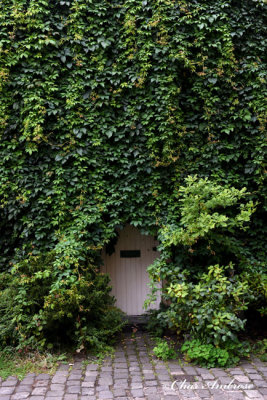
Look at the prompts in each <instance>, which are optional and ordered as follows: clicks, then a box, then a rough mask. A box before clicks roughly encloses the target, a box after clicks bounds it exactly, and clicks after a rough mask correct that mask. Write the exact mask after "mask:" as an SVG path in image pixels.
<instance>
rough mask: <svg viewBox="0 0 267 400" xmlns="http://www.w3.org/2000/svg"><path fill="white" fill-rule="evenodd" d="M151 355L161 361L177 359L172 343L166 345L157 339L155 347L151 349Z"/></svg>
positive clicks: (162, 340)
mask: <svg viewBox="0 0 267 400" xmlns="http://www.w3.org/2000/svg"><path fill="white" fill-rule="evenodd" d="M153 353H154V354H155V356H156V357H158V358H160V359H161V360H163V361H166V360H171V359H174V358H177V353H176V351H175V350H174V345H173V343H168V342H167V341H166V340H164V339H159V338H158V339H157V345H156V346H155V347H154V348H153Z"/></svg>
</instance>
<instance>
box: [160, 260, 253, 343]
mask: <svg viewBox="0 0 267 400" xmlns="http://www.w3.org/2000/svg"><path fill="white" fill-rule="evenodd" d="M232 269H233V266H232V265H230V266H227V267H221V266H219V265H215V266H209V267H208V272H207V273H202V274H201V273H200V274H199V275H198V276H197V281H196V282H192V281H191V279H190V274H189V272H188V271H183V273H181V274H180V276H178V277H177V278H178V279H179V280H178V279H177V280H178V282H177V283H175V282H172V283H170V284H169V286H168V288H167V289H166V290H167V293H168V295H169V298H170V299H171V301H172V302H171V305H170V307H169V309H168V310H167V311H166V313H167V315H168V316H169V321H170V325H171V326H175V327H176V329H177V330H179V331H184V332H187V331H189V332H190V334H192V335H193V336H194V337H198V338H201V339H202V340H206V341H207V342H211V343H214V344H216V345H219V344H221V343H223V342H226V341H227V340H229V339H232V340H236V333H237V332H239V331H240V330H242V329H243V328H244V324H245V321H244V320H242V318H241V315H242V312H243V311H244V310H246V309H247V307H248V304H249V302H250V301H251V299H253V298H254V297H253V295H252V293H250V291H249V286H248V283H247V282H244V281H240V280H239V279H238V277H231V276H230V274H231V271H232ZM227 273H228V276H227Z"/></svg>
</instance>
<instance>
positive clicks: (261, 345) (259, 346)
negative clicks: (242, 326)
mask: <svg viewBox="0 0 267 400" xmlns="http://www.w3.org/2000/svg"><path fill="white" fill-rule="evenodd" d="M253 352H254V354H255V355H256V356H258V357H259V358H260V360H261V361H263V362H267V339H262V340H258V341H257V342H256V343H255V344H254V346H253Z"/></svg>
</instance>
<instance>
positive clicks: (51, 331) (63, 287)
mask: <svg viewBox="0 0 267 400" xmlns="http://www.w3.org/2000/svg"><path fill="white" fill-rule="evenodd" d="M63 240H65V241H67V240H66V239H63ZM65 245H66V243H65ZM72 246H73V247H72ZM76 247H77V243H75V246H74V243H73V242H72V240H69V242H68V246H67V249H68V252H69V254H70V255H68V256H67V255H66V248H65V249H64V252H63V253H60V252H58V253H56V252H51V253H49V254H48V255H46V256H30V257H29V258H28V259H26V260H24V261H22V262H21V263H18V264H17V265H15V266H14V267H13V269H12V271H11V274H6V273H5V274H4V273H3V274H2V275H3V278H4V280H3V281H2V282H4V281H6V283H5V287H3V288H2V289H3V290H2V292H1V295H0V313H1V323H0V338H1V343H2V345H8V344H11V345H17V346H18V347H19V348H22V347H25V346H26V347H29V348H34V347H35V346H38V347H41V348H44V347H48V348H52V347H53V346H56V345H58V344H59V342H63V343H68V344H72V345H75V346H76V348H79V349H80V350H81V349H83V348H94V349H98V348H100V347H101V346H103V343H107V342H109V341H110V340H111V339H112V337H113V336H114V334H115V333H116V332H118V331H119V330H120V329H121V328H122V326H123V323H122V319H121V317H122V314H121V312H120V311H119V310H118V309H116V308H115V307H114V299H113V298H112V297H111V296H110V290H111V288H110V286H109V278H108V276H107V275H104V274H100V273H99V271H98V269H97V268H96V267H95V265H94V264H93V261H94V260H93V259H88V258H87V259H86V258H84V252H83V249H82V248H79V251H78V248H76ZM71 248H73V252H72V253H71ZM64 254H65V256H63V255H64ZM2 285H3V284H2Z"/></svg>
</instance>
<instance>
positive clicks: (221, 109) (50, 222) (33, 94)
mask: <svg viewBox="0 0 267 400" xmlns="http://www.w3.org/2000/svg"><path fill="white" fill-rule="evenodd" d="M265 16H266V5H265V4H264V2H263V1H261V0H257V1H255V0H245V1H240V0H231V1H230V0H229V1H227V0H219V1H212V0H203V1H197V0H188V1H186V0H180V1H176V2H175V1H171V0H161V1H159V0H155V1H146V0H144V1H140V0H138V1H137V0H125V1H120V0H115V1H112V2H108V1H103V0H94V1H92V0H69V1H65V0H64V1H59V0H54V1H49V0H2V1H1V3H0V121H1V126H0V137H1V140H0V249H1V253H0V265H1V267H0V268H1V269H2V271H9V270H10V269H12V266H13V265H15V268H14V269H13V275H12V276H13V277H14V280H15V282H17V281H16V279H18V280H19V283H16V285H17V284H18V285H19V287H20V289H21V290H22V288H23V285H24V284H25V282H23V280H21V278H19V277H18V276H17V274H19V273H20V271H21V269H22V270H23V271H25V269H26V271H25V273H26V276H28V275H29V274H30V271H31V269H32V268H34V265H35V260H36V259H35V257H41V258H39V259H40V260H42V257H44V258H45V259H46V257H48V255H49V254H50V253H51V252H52V254H53V257H54V258H53V262H52V263H50V264H49V265H46V263H45V264H44V265H43V264H42V263H38V265H39V267H38V271H37V270H34V271H35V272H36V274H37V275H35V278H34V279H36V280H38V279H40V280H42V279H43V280H44V282H46V281H47V282H48V281H49V280H50V281H49V284H48V286H45V288H46V290H47V291H46V292H45V289H44V292H42V293H43V295H44V296H50V295H52V293H53V290H54V287H57V288H58V290H61V285H63V288H62V290H63V292H64V291H65V290H66V291H68V290H72V289H73V284H74V283H73V282H75V284H74V286H75V288H76V289H75V290H77V296H78V295H80V290H81V296H83V290H84V289H82V287H81V285H82V284H83V282H84V281H83V279H85V281H86V282H91V280H92V279H93V281H94V280H95V279H96V288H97V287H98V283H97V282H98V279H100V278H97V277H94V278H92V277H91V276H90V277H88V281H87V278H81V280H79V279H78V280H77V276H79V273H80V272H77V268H79V267H77V265H75V263H76V261H74V262H70V263H67V264H66V259H67V257H70V258H71V259H72V258H73V257H74V258H75V260H76V259H77V253H76V250H77V251H78V252H79V251H80V250H79V249H82V250H83V251H82V253H81V254H80V255H79V257H82V258H84V260H82V259H80V258H79V257H78V258H79V259H78V261H77V262H78V264H79V265H81V267H82V268H81V271H82V275H83V276H84V273H85V272H84V268H83V266H84V265H85V264H84V263H87V261H85V260H90V265H99V250H100V249H101V248H102V247H103V246H104V244H105V243H108V241H109V240H110V239H111V238H112V237H113V236H114V234H115V228H116V227H117V226H118V225H123V224H125V223H131V224H133V225H135V226H138V227H140V228H142V230H143V231H144V232H147V233H151V234H156V233H157V232H158V230H159V228H160V229H162V227H163V226H165V227H166V226H169V227H171V226H172V225H173V224H174V225H176V226H177V224H178V225H179V223H178V222H179V220H180V218H181V213H180V208H179V202H178V201H177V193H178V192H179V188H180V186H181V185H184V183H185V178H186V177H187V176H188V175H192V176H194V175H195V174H198V176H199V178H204V177H209V179H210V181H211V182H215V183H217V184H220V185H222V186H223V187H224V188H226V189H225V190H227V188H228V190H230V191H231V193H232V195H233V198H234V199H235V200H236V202H234V203H233V204H231V205H230V204H229V209H228V210H229V213H228V217H229V218H230V220H232V221H234V219H235V218H236V216H237V215H238V214H237V210H236V206H237V205H238V204H239V201H241V200H242V196H241V197H235V192H234V191H235V189H236V190H241V189H242V188H244V187H246V188H247V194H246V201H245V202H243V203H244V204H250V205H248V206H247V207H248V208H247V209H244V210H241V211H240V213H241V214H242V213H243V214H242V216H243V217H244V218H245V214H246V213H249V212H250V211H252V208H253V211H254V212H253V214H252V216H251V218H250V217H249V218H250V219H251V222H250V225H249V229H248V230H247V231H239V230H238V229H235V228H234V229H233V232H232V233H231V244H232V246H233V247H231V249H230V247H229V243H228V250H227V255H226V256H225V255H224V254H222V252H220V251H219V252H218V253H216V251H217V248H218V247H220V245H218V241H217V242H216V241H215V242H214V243H215V246H217V248H216V249H214V248H213V242H211V243H210V248H209V255H208V257H207V251H206V250H207V249H206V250H205V251H204V253H203V249H204V248H205V246H204V245H203V244H204V243H205V240H206V239H207V240H210V238H207V237H206V236H205V238H203V237H202V233H201V234H200V235H199V236H200V237H202V239H201V240H200V241H197V242H196V240H195V239H196V237H195V236H191V237H192V243H191V244H190V246H191V247H190V246H189V247H188V246H187V244H186V243H185V242H184V243H183V244H181V243H180V245H176V243H178V242H177V239H178V238H179V235H180V234H181V232H182V231H183V229H184V228H183V227H182V226H180V227H179V229H180V230H179V232H180V233H179V232H176V233H177V235H178V236H177V238H176V241H175V242H173V244H172V245H170V246H169V243H167V242H168V241H167V242H166V246H165V245H163V248H164V249H165V250H166V252H169V254H170V253H171V259H172V263H171V264H168V267H166V263H165V261H164V260H163V261H162V264H161V268H162V270H163V271H164V268H169V269H170V270H171V271H172V273H173V274H175V273H176V272H175V271H176V269H175V268H176V267H177V265H179V268H178V269H179V271H180V268H182V269H185V268H187V266H188V265H190V263H191V264H192V265H194V266H195V269H197V268H200V271H202V272H203V273H207V268H208V266H210V265H216V264H219V265H230V264H229V263H230V261H232V262H233V263H234V264H235V265H237V266H238V268H239V269H240V271H238V272H241V265H242V266H245V265H246V273H247V274H251V273H253V274H255V273H256V272H257V273H258V274H259V275H261V272H262V260H263V259H264V254H265V253H264V243H265V242H264V238H265V235H266V233H265V232H264V224H263V213H264V140H265V131H264V122H265V115H264V111H265V103H264V97H265V88H264V73H265V69H266V66H265V64H264V55H265V52H266V21H265ZM215 186H216V184H215ZM233 188H235V189H233ZM242 193H243V192H242ZM251 201H253V204H252V203H250V202H251ZM244 207H246V206H244ZM254 208H256V210H254ZM192 212H195V210H192ZM214 212H215V213H216V210H215V211H214ZM247 215H248V214H247ZM244 221H245V220H244ZM202 222H203V221H202ZM202 222H201V223H202ZM213 222H214V224H217V223H218V224H219V225H221V226H222V225H223V223H224V222H223V220H221V221H217V220H216V218H215V220H214V221H213ZM196 229H197V230H198V229H199V227H196ZM230 230H232V228H230ZM204 234H205V229H204V231H203V235H204ZM218 234H219V235H220V234H221V233H220V232H219V233H218ZM221 237H222V234H221ZM69 242H71V243H72V245H71V246H65V244H66V243H69ZM201 244H202V246H201ZM226 245H227V244H226V243H225V241H224V247H225V246H226ZM175 249H176V250H175ZM188 249H189V250H190V249H191V250H190V252H188ZM213 252H215V253H216V254H217V256H216V257H215V258H216V260H214V259H213V257H211V256H212V255H213ZM236 252H237V256H233V254H235V253H236ZM178 253H179V254H178ZM194 256H195V257H194ZM192 258H193V261H192V262H191V261H190V260H191V259H192ZM196 259H198V262H196ZM241 259H242V262H241ZM249 266H250V267H249ZM242 268H243V267H242ZM243 270H244V268H243ZM243 270H242V271H243ZM46 271H48V272H46ZM91 271H94V269H93V267H92V270H91V269H90V271H89V272H88V273H89V274H91ZM64 273H66V276H67V278H66V282H65V283H62V275H61V274H64ZM94 273H95V272H92V274H94ZM244 273H245V272H244ZM45 274H48V275H49V276H47V277H46V276H45ZM39 276H40V278H38V277H39ZM71 277H74V278H73V282H72V278H71ZM103 279H104V278H103ZM63 280H64V279H63ZM27 284H28V283H27ZM30 284H32V285H34V283H33V282H31V283H29V286H30ZM99 284H100V283H99ZM49 285H50V286H49ZM100 286H101V285H100ZM78 287H79V289H77V288H78ZM27 290H28V289H27ZM27 290H26V297H27V296H28V295H27V293H30V292H27ZM29 290H31V289H29ZM94 290H95V289H94ZM96 290H97V289H96ZM63 292H62V293H63ZM19 293H22V292H21V291H19ZM64 301H65V300H64ZM88 301H89V300H88ZM105 301H107V303H108V300H105ZM255 301H256V303H257V300H255ZM26 302H27V301H26ZM74 303H75V304H80V301H76V300H75V301H74ZM54 306H55V307H56V309H60V305H58V304H57V302H55V305H54ZM257 306H258V305H257ZM58 307H59V308H58ZM40 309H42V308H40ZM45 313H48V310H46V311H45ZM26 315H27V314H26ZM28 315H30V314H28ZM34 315H35V314H34ZM46 315H48V314H46ZM75 318H77V315H76V316H75ZM75 318H74V321H75Z"/></svg>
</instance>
